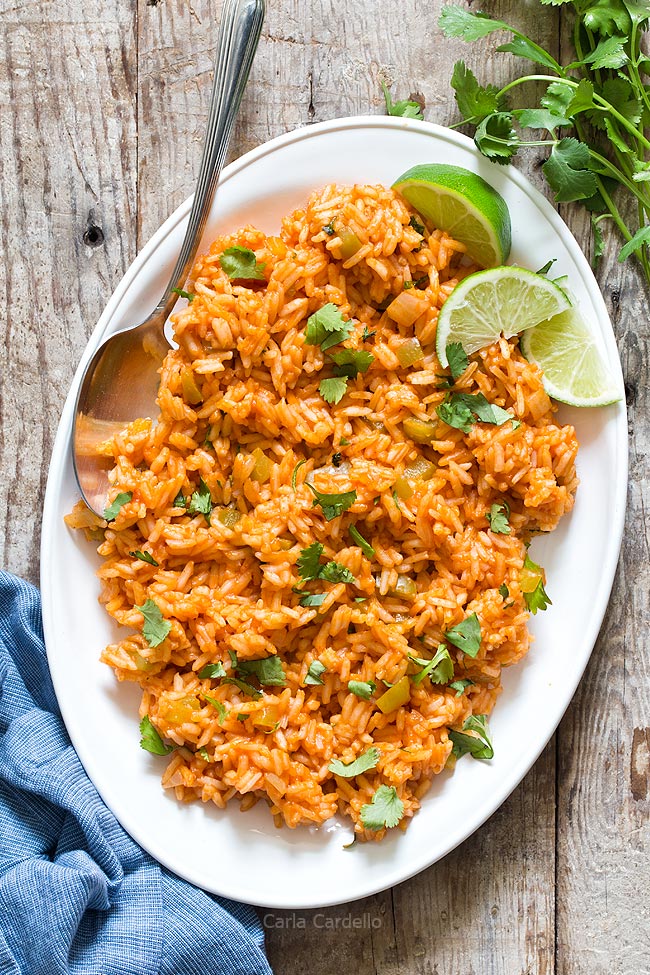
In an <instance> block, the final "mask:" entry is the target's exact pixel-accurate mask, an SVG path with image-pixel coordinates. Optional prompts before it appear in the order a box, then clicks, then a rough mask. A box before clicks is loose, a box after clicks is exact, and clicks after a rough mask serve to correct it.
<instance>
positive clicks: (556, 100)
mask: <svg viewBox="0 0 650 975" xmlns="http://www.w3.org/2000/svg"><path fill="white" fill-rule="evenodd" d="M573 92H574V88H573V86H572V85H568V84H566V82H564V81H552V82H551V84H550V85H549V86H548V88H547V89H546V94H545V95H542V97H541V99H540V102H541V104H542V105H543V106H544V108H547V109H548V110H549V111H550V112H553V113H554V114H555V115H561V116H563V117H565V118H568V116H567V112H566V110H567V106H568V104H569V102H570V101H571V99H572V98H573Z"/></svg>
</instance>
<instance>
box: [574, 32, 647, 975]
mask: <svg viewBox="0 0 650 975" xmlns="http://www.w3.org/2000/svg"><path fill="white" fill-rule="evenodd" d="M563 23H566V21H565V20H564V19H563ZM562 38H563V41H564V43H565V44H566V38H567V31H566V29H565V30H563V31H562ZM623 212H624V213H625V208H623ZM562 215H563V217H564V219H565V220H567V222H568V224H569V226H570V227H571V229H572V230H573V233H574V234H575V236H576V238H577V239H578V240H579V241H581V242H582V241H584V242H585V243H586V242H588V241H590V238H591V230H590V225H589V216H588V215H587V214H586V213H585V211H584V209H582V208H580V207H577V206H572V207H565V208H563V213H562ZM629 217H630V218H631V219H632V224H633V217H634V215H633V214H632V213H631V212H630V213H629ZM620 246H621V241H620V239H618V237H617V235H616V234H615V233H613V232H612V234H611V235H610V238H609V246H608V248H607V253H606V254H605V256H604V258H603V260H602V261H601V262H600V265H599V267H598V269H597V278H598V281H599V284H600V287H601V290H602V292H603V295H604V297H605V302H606V304H607V307H608V311H609V314H610V317H611V319H612V323H613V325H614V330H615V332H616V336H617V341H618V346H619V351H620V353H621V361H622V364H623V373H624V376H625V381H626V392H627V401H628V410H629V430H630V485H629V490H628V510H627V518H626V527H625V535H624V539H623V548H622V553H621V560H620V562H619V569H618V574H617V577H616V580H615V583H614V589H613V592H612V597H611V600H610V604H609V609H608V612H607V616H606V619H605V623H604V625H603V628H602V630H601V634H600V638H599V640H598V643H597V645H596V648H595V650H594V653H593V656H592V658H591V661H590V664H589V667H588V668H587V672H586V674H585V676H584V677H583V679H582V682H581V684H580V686H579V688H578V691H577V694H576V696H575V698H574V700H573V702H572V704H571V707H570V708H569V710H568V712H567V714H566V716H565V718H564V720H563V722H562V724H561V726H560V730H559V733H558V793H557V804H558V816H557V877H558V883H557V904H558V913H557V921H558V923H557V931H556V939H557V975H587V973H589V975H605V973H607V975H637V973H640V972H648V971H650V901H649V900H648V896H647V880H648V876H649V871H648V861H649V860H650V817H649V815H648V813H649V812H650V732H649V731H648V728H649V727H650V673H649V660H650V655H649V652H648V651H649V650H650V641H649V640H648V629H647V620H648V617H649V615H650V600H649V596H648V593H649V591H650V567H649V559H648V518H647V514H646V512H647V511H648V509H649V507H650V491H649V488H648V485H649V483H650V480H649V475H650V467H649V463H648V448H647V444H648V424H647V417H648V415H649V409H650V396H649V387H650V375H649V369H650V367H649V362H650V359H649V354H650V348H649V336H648V329H647V322H648V319H649V317H650V300H649V297H648V287H647V283H646V282H644V281H643V278H642V275H641V272H640V270H639V269H638V267H637V265H636V263H635V262H634V261H627V262H626V263H625V264H619V263H618V261H617V257H616V255H617V252H618V249H619V247H620ZM587 249H588V252H590V251H591V248H590V246H589V247H588V248H587ZM598 530H601V531H607V525H601V526H598Z"/></svg>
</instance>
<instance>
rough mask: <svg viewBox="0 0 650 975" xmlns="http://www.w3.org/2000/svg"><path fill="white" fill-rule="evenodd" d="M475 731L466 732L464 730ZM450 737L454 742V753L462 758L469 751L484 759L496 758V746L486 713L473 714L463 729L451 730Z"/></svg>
mask: <svg viewBox="0 0 650 975" xmlns="http://www.w3.org/2000/svg"><path fill="white" fill-rule="evenodd" d="M467 731H469V732H472V731H473V732H475V734H465V733H464V732H467ZM449 737H450V739H451V740H452V742H453V746H454V747H453V748H452V754H453V755H455V756H456V758H462V757H463V755H467V754H468V753H469V754H470V755H471V756H472V758H478V759H481V760H483V761H485V760H489V759H490V758H494V748H493V747H492V742H491V741H490V729H489V728H488V723H487V717H486V716H485V715H484V714H472V715H470V716H469V718H467V720H466V721H465V724H464V725H463V730H462V731H450V732H449Z"/></svg>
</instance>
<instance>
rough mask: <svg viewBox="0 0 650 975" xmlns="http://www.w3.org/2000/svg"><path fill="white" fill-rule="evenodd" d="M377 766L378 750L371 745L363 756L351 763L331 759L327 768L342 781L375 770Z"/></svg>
mask: <svg viewBox="0 0 650 975" xmlns="http://www.w3.org/2000/svg"><path fill="white" fill-rule="evenodd" d="M378 764H379V749H378V748H375V746H374V745H372V746H371V747H370V748H369V749H368V751H367V752H364V753H363V755H359V757H358V758H355V760H354V761H353V762H348V763H347V765H346V764H345V762H341V761H340V760H339V759H338V758H333V759H332V761H331V762H330V763H329V765H328V766H327V768H328V769H329V771H330V772H333V773H334V775H338V776H340V777H341V778H343V779H352V778H354V776H355V775H363V773H364V772H369V771H370V770H371V769H373V768H376V767H377V765H378Z"/></svg>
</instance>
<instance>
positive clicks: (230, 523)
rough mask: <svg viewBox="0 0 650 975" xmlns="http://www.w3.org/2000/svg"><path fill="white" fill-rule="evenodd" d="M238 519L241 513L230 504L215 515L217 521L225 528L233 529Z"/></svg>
mask: <svg viewBox="0 0 650 975" xmlns="http://www.w3.org/2000/svg"><path fill="white" fill-rule="evenodd" d="M240 518H241V512H240V510H239V508H237V507H236V506H235V505H232V504H231V505H229V506H228V507H227V508H221V509H220V510H219V512H218V514H217V521H219V522H220V523H221V524H222V525H223V526H224V527H225V528H234V527H235V525H236V524H237V522H238V521H239V519H240Z"/></svg>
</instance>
